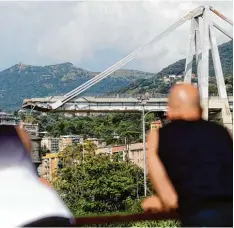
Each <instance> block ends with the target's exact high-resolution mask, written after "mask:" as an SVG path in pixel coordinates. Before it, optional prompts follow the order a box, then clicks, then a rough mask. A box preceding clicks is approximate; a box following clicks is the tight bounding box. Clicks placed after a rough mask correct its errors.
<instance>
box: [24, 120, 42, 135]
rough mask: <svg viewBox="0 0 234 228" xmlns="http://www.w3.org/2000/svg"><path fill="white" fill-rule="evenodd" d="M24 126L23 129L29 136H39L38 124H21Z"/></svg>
mask: <svg viewBox="0 0 234 228" xmlns="http://www.w3.org/2000/svg"><path fill="white" fill-rule="evenodd" d="M21 124H22V126H23V129H24V130H25V131H27V132H28V134H29V135H33V136H39V125H38V124H32V123H25V122H23V123H21Z"/></svg>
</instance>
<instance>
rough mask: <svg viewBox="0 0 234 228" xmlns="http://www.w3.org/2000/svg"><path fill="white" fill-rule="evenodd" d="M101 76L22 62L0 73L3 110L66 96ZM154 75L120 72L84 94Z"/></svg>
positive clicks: (64, 66) (106, 90) (65, 65)
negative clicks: (31, 100)
mask: <svg viewBox="0 0 234 228" xmlns="http://www.w3.org/2000/svg"><path fill="white" fill-rule="evenodd" d="M97 74H98V73H97V72H91V71H87V70H84V69H81V68H78V67H76V66H74V65H73V64H72V63H62V64H57V65H52V66H30V65H25V64H22V63H21V64H17V65H14V66H12V67H11V68H9V69H6V70H4V71H2V72H0V85H1V87H0V98H1V99H0V108H1V109H8V110H11V109H17V108H19V107H20V106H21V105H22V102H23V99H25V98H32V97H45V96H54V95H62V94H65V93H67V92H70V91H71V90H73V89H74V88H76V87H78V86H79V85H81V84H83V83H84V82H86V81H88V80H89V79H91V78H93V77H94V76H95V75H97ZM153 75H154V74H152V73H146V72H141V71H136V70H118V71H116V72H115V73H113V74H112V75H110V76H109V77H108V78H106V79H104V80H103V81H101V82H100V83H98V84H97V85H95V86H93V87H92V88H90V90H89V91H88V92H86V93H84V94H83V95H87V94H90V95H94V94H106V93H109V92H111V91H115V90H116V91H117V90H119V89H120V88H122V87H126V86H129V85H130V84H131V83H133V82H134V81H135V80H137V79H140V78H148V77H152V76H153Z"/></svg>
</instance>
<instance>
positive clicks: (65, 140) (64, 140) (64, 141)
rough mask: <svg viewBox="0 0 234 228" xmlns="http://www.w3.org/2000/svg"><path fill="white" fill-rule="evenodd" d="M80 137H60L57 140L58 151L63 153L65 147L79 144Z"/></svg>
mask: <svg viewBox="0 0 234 228" xmlns="http://www.w3.org/2000/svg"><path fill="white" fill-rule="evenodd" d="M81 140H82V137H81V136H79V135H62V136H60V139H59V151H63V150H64V149H65V148H66V147H68V146H71V145H72V144H73V143H80V141H81Z"/></svg>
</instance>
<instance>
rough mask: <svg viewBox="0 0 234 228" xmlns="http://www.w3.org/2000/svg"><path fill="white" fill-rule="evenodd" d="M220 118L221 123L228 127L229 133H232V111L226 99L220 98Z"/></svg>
mask: <svg viewBox="0 0 234 228" xmlns="http://www.w3.org/2000/svg"><path fill="white" fill-rule="evenodd" d="M222 103H223V104H222V109H221V113H222V119H223V125H224V126H225V127H226V128H227V129H228V131H229V132H230V133H233V120H232V113H231V111H230V107H229V102H228V99H222Z"/></svg>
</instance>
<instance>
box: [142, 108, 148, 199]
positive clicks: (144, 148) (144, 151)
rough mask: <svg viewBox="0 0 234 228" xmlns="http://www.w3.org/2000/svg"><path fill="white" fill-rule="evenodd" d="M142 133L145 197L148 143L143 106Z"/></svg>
mask: <svg viewBox="0 0 234 228" xmlns="http://www.w3.org/2000/svg"><path fill="white" fill-rule="evenodd" d="M142 124H143V126H142V131H143V153H144V196H146V193H147V185H146V172H147V170H146V168H147V167H146V142H145V107H144V105H142Z"/></svg>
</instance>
